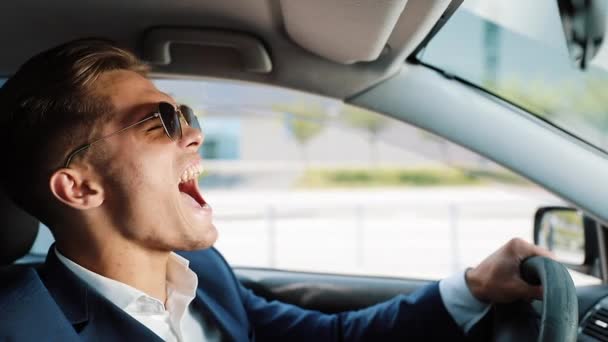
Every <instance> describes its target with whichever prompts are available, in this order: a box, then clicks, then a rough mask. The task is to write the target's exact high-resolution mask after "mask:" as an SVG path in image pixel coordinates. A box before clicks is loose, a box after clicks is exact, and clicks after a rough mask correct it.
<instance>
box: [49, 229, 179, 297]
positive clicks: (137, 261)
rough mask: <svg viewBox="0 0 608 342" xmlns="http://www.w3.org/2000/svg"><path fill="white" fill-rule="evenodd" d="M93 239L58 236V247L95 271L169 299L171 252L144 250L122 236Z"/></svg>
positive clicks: (63, 252) (62, 252)
mask: <svg viewBox="0 0 608 342" xmlns="http://www.w3.org/2000/svg"><path fill="white" fill-rule="evenodd" d="M79 240H80V241H79ZM91 240H92V239H86V240H82V239H74V237H73V236H72V237H71V239H63V240H62V239H57V242H56V247H57V249H58V250H59V252H60V253H61V254H63V255H64V256H66V257H67V258H69V259H70V260H72V261H74V262H75V263H77V264H78V265H80V266H82V267H84V268H86V269H88V270H90V271H92V272H95V273H97V274H100V275H102V276H104V277H107V278H110V279H114V280H116V281H119V282H121V283H124V284H127V285H129V286H131V287H134V288H136V289H138V290H140V291H142V292H144V293H146V294H147V295H149V296H151V297H154V298H156V299H158V300H160V301H161V302H163V303H164V302H165V301H166V296H167V290H166V288H167V284H166V283H167V280H166V279H167V277H166V275H167V261H168V259H169V255H170V252H169V251H156V250H150V249H145V248H142V247H141V246H138V245H135V244H133V243H131V242H130V241H125V240H123V239H120V238H117V239H111V238H108V237H106V238H105V239H104V241H103V243H95V242H99V241H96V240H93V241H91ZM85 241H86V242H85ZM92 242H93V243H92Z"/></svg>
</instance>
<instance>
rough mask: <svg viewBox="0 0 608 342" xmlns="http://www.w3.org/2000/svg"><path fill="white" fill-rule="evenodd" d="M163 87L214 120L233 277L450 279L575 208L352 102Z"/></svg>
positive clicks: (223, 231) (212, 136) (217, 197)
mask: <svg viewBox="0 0 608 342" xmlns="http://www.w3.org/2000/svg"><path fill="white" fill-rule="evenodd" d="M156 84H157V86H158V87H159V88H161V89H163V90H164V91H166V92H168V93H171V94H173V95H174V96H175V97H176V98H177V99H178V101H181V100H183V101H194V102H193V103H190V104H191V105H192V106H193V107H194V108H196V109H197V111H198V114H199V115H200V116H201V117H202V123H203V129H204V133H205V135H206V139H207V140H206V142H205V143H204V145H203V148H202V151H201V153H202V155H203V156H204V157H206V160H205V161H204V163H205V164H206V169H207V173H206V174H205V175H204V176H203V177H202V178H201V179H200V184H201V189H202V191H203V195H204V196H205V198H206V200H207V202H209V203H210V204H211V206H212V207H213V208H214V213H215V218H214V220H215V223H216V226H217V228H218V231H219V240H218V242H217V244H216V247H217V248H218V249H219V250H220V251H221V252H222V253H223V254H224V255H225V256H226V258H227V260H228V261H229V262H230V263H231V264H232V265H234V266H254V267H271V268H279V269H289V270H302V271H313V272H332V273H345V274H365V275H379V276H398V277H412V278H426V279H439V278H441V277H445V276H447V275H449V274H451V273H453V272H455V271H458V270H461V269H463V268H465V267H467V266H475V265H476V264H477V263H479V262H480V261H481V260H482V259H483V258H484V257H486V256H487V255H489V254H490V253H492V252H493V251H495V250H496V249H497V248H498V247H499V246H501V245H502V244H504V243H506V242H507V241H508V240H509V239H510V238H512V237H521V238H524V239H525V240H528V241H531V240H532V226H533V217H534V213H535V211H536V209H537V208H538V207H540V206H544V205H559V204H563V202H562V201H561V200H560V199H559V198H557V197H555V196H553V195H552V194H550V193H548V192H546V191H544V190H543V189H541V188H539V187H538V186H535V185H534V184H532V183H530V182H528V181H526V180H525V179H523V178H521V177H519V176H517V175H515V174H513V173H511V172H509V171H507V170H505V169H504V168H502V167H500V166H498V165H496V164H495V163H493V162H491V161H489V160H487V159H485V158H483V157H481V156H479V155H477V154H475V153H472V152H470V151H468V150H466V149H463V148H461V147H459V146H457V145H455V144H452V143H450V142H448V141H446V140H445V139H442V138H440V137H438V136H435V135H433V134H430V133H427V132H425V131H422V130H420V129H418V128H416V127H413V126H411V125H408V124H405V123H403V122H400V121H397V120H394V119H391V118H388V117H385V116H382V115H379V114H377V113H373V112H370V111H367V110H363V109H360V108H356V107H352V106H348V105H344V104H343V103H342V102H339V101H335V100H331V99H326V98H323V97H319V96H313V95H309V94H304V93H299V92H295V91H289V90H286V89H279V88H273V87H266V86H260V85H253V84H245V83H227V82H198V81H196V82H195V81H192V82H191V81H176V80H159V81H157V83H156ZM184 90H186V91H185V92H184ZM222 146H230V147H229V148H222ZM575 281H576V282H577V283H579V284H582V283H594V282H599V280H597V279H595V278H590V277H584V276H582V275H576V277H575Z"/></svg>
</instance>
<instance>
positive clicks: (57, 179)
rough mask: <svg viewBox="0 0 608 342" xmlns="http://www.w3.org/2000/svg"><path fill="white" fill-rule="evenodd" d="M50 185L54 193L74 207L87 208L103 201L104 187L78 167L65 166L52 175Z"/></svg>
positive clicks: (94, 206)
mask: <svg viewBox="0 0 608 342" xmlns="http://www.w3.org/2000/svg"><path fill="white" fill-rule="evenodd" d="M49 186H50V188H51V191H52V192H53V195H55V197H56V198H57V199H58V200H60V201H61V202H63V203H65V204H67V205H69V206H70V207H72V208H76V209H80V210H86V209H92V208H96V207H98V206H100V205H101V204H102V203H103V200H104V196H103V188H102V187H101V185H100V184H99V183H97V182H95V181H93V180H90V179H87V178H86V177H85V175H84V174H83V173H82V172H81V171H79V170H76V169H68V168H63V169H59V170H57V171H55V172H54V173H53V175H52V176H51V179H50V182H49Z"/></svg>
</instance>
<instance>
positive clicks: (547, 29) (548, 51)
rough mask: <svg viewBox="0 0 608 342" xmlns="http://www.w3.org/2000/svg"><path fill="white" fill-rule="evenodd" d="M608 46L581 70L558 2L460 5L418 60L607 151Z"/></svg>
mask: <svg viewBox="0 0 608 342" xmlns="http://www.w3.org/2000/svg"><path fill="white" fill-rule="evenodd" d="M463 37H466V39H463ZM606 45H607V44H604V47H603V48H602V49H601V50H600V51H599V53H598V55H597V56H596V57H595V59H594V60H592V63H591V65H590V67H589V68H588V70H586V71H581V70H579V69H577V68H576V67H575V66H574V64H573V63H572V62H571V61H570V58H569V55H568V49H567V45H566V39H565V35H564V31H563V28H562V24H561V21H560V17H559V11H558V6H557V1H555V0H537V1H528V0H512V1H500V0H483V1H482V0H465V1H464V3H463V4H462V5H461V6H460V8H459V9H458V10H457V11H456V12H455V13H454V15H453V16H452V17H451V18H450V19H449V20H448V22H447V23H446V25H445V26H443V28H442V29H441V30H440V31H439V32H438V33H437V35H435V36H434V37H433V39H431V41H430V42H429V44H428V45H427V46H426V48H425V49H424V50H422V51H421V52H420V54H419V55H418V58H419V59H420V60H421V61H422V62H423V63H425V64H428V65H431V66H433V67H435V68H437V69H440V70H442V71H444V72H445V73H447V74H450V75H455V76H457V77H459V78H461V79H464V80H466V81H468V82H471V83H473V84H475V85H477V86H479V87H481V88H484V89H486V90H487V91H489V92H491V93H494V94H496V95H497V96H499V97H502V98H504V99H506V100H508V101H510V102H512V103H514V104H516V105H518V106H520V107H522V108H524V109H525V110H527V111H529V112H531V113H533V114H535V115H538V116H540V117H542V118H544V119H546V120H548V121H550V122H552V123H553V124H555V125H556V126H558V127H561V128H562V129H564V130H566V131H568V132H570V133H572V134H574V135H576V136H578V137H579V138H581V139H582V140H585V141H587V142H588V143H591V144H593V145H595V146H596V147H599V148H601V149H604V150H607V149H608V139H606V137H607V136H608V101H606V99H607V95H606V94H608V91H607V90H608V73H607V70H608V46H606Z"/></svg>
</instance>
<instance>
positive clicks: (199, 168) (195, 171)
mask: <svg viewBox="0 0 608 342" xmlns="http://www.w3.org/2000/svg"><path fill="white" fill-rule="evenodd" d="M202 172H203V165H201V164H200V163H198V164H196V165H191V166H189V167H188V168H187V169H186V170H184V172H183V173H182V175H181V177H180V178H179V182H180V183H185V182H188V181H190V180H192V179H196V178H197V177H198V176H199V175H200V174H201V173H202Z"/></svg>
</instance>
